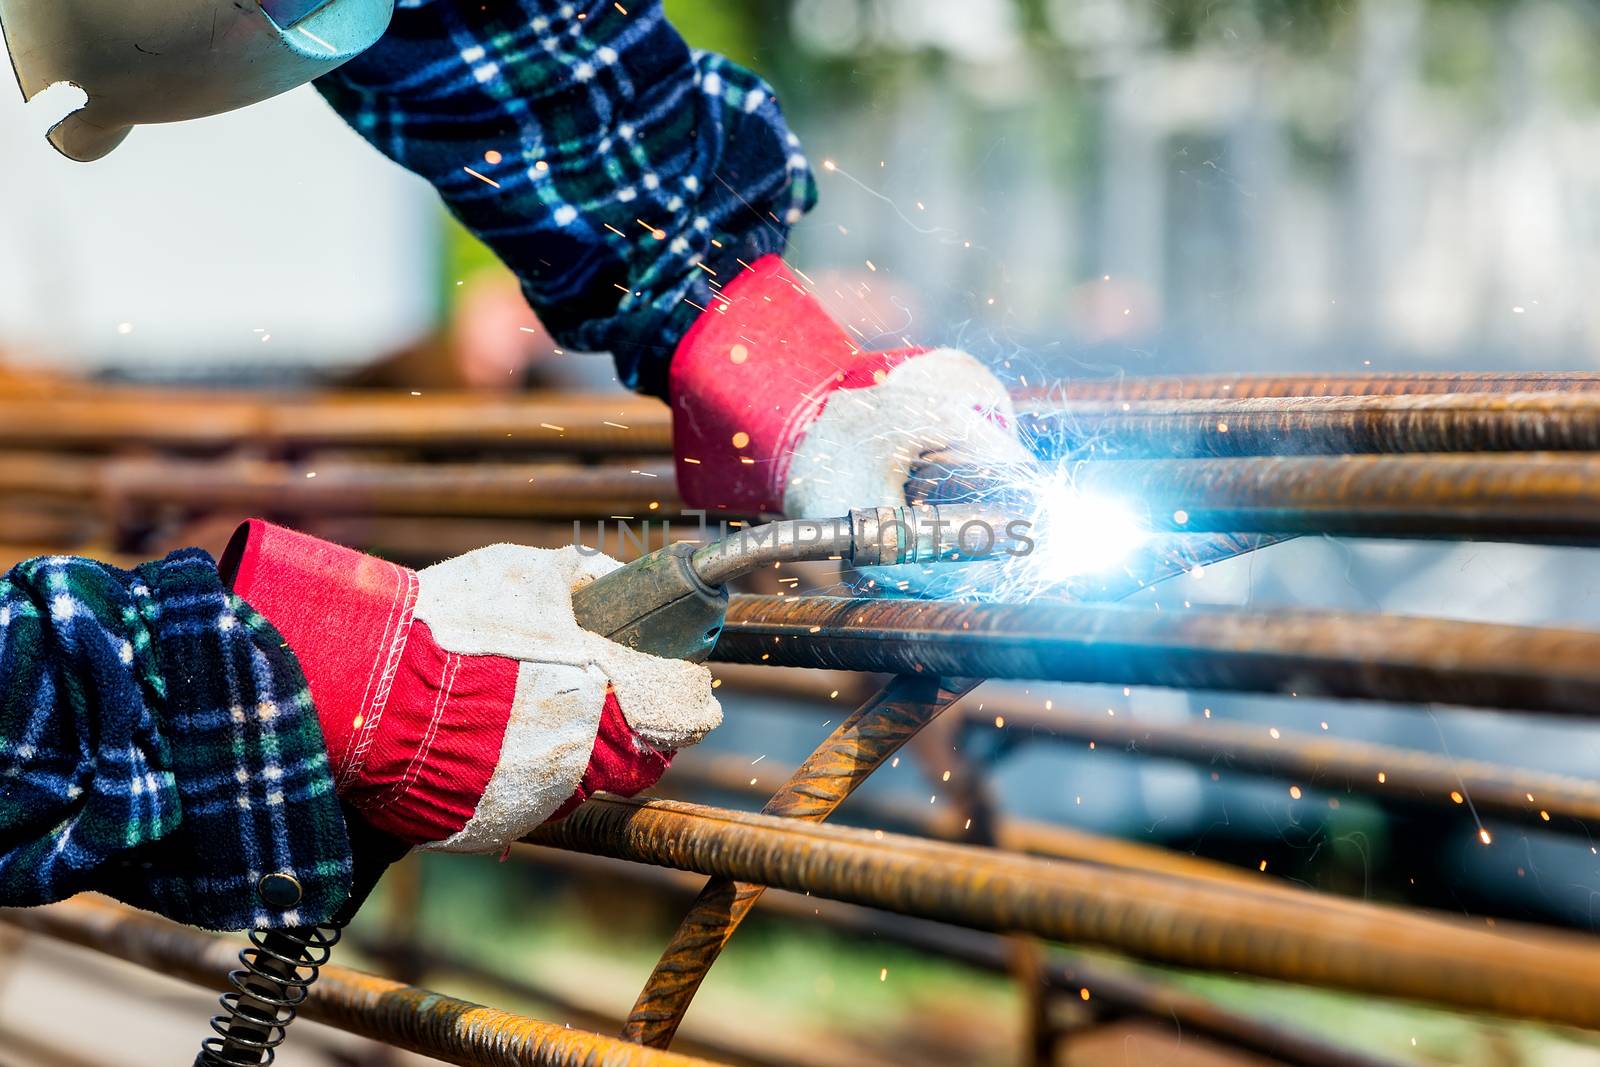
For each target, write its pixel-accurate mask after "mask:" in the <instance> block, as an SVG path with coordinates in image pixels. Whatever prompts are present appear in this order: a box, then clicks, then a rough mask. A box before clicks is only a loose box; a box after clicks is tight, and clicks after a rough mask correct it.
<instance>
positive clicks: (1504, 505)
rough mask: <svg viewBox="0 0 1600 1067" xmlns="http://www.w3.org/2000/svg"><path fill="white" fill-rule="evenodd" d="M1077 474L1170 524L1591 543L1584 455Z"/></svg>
mask: <svg viewBox="0 0 1600 1067" xmlns="http://www.w3.org/2000/svg"><path fill="white" fill-rule="evenodd" d="M1075 482H1076V484H1077V485H1078V486H1079V487H1080V488H1082V489H1086V490H1094V491H1096V492H1100V493H1104V494H1107V495H1111V496H1115V497H1116V498H1118V499H1120V500H1123V501H1126V502H1127V503H1128V505H1129V506H1130V507H1132V508H1134V509H1136V510H1137V512H1138V513H1139V514H1141V515H1142V516H1144V517H1145V518H1146V519H1147V520H1148V521H1149V523H1150V524H1151V526H1152V527H1153V528H1156V529H1165V530H1172V531H1188V532H1191V533H1197V532H1210V531H1216V532H1229V533H1278V534H1284V533H1290V534H1301V533H1317V534H1348V535H1360V536H1369V537H1433V538H1467V539H1474V540H1484V541H1534V542H1558V543H1572V544H1581V545H1593V544H1597V543H1600V457H1595V456H1588V455H1584V456H1577V455H1573V454H1570V453H1568V454H1563V453H1521V454H1517V455H1484V456H1475V455H1455V454H1431V453H1430V454H1426V455H1416V456H1337V457H1331V456H1287V457H1270V458H1262V457H1257V458H1242V459H1166V460H1107V461H1096V462H1089V463H1084V464H1082V465H1080V466H1079V467H1078V468H1077V472H1076V478H1075Z"/></svg>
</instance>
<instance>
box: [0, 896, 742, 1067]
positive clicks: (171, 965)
mask: <svg viewBox="0 0 1600 1067" xmlns="http://www.w3.org/2000/svg"><path fill="white" fill-rule="evenodd" d="M0 922H6V923H9V924H11V925H13V926H17V927H20V928H21V929H24V930H30V931H32V932H34V933H39V934H43V935H45V936H47V937H54V938H57V939H59V940H62V941H67V942H70V943H72V944H75V945H81V946H83V947H84V948H89V949H93V950H95V951H96V952H103V953H106V954H107V955H110V956H115V957H117V958H118V959H123V960H127V961H128V962H130V963H135V964H138V965H139V966H141V967H145V968H148V969H150V970H153V971H156V972H158V973H161V974H166V975H169V976H171V977H174V978H180V979H182V980H184V981H186V982H192V983H194V984H196V985H200V986H204V987H207V988H214V987H215V985H216V981H217V976H218V975H219V974H224V973H226V972H227V971H228V970H229V968H231V967H233V966H235V965H236V962H237V960H236V957H237V955H238V951H239V946H238V944H237V943H232V942H229V941H225V940H222V939H219V938H216V937H212V936H211V935H209V934H204V933H201V932H200V931H198V930H193V929H190V928H188V927H183V926H178V925H176V924H174V923H169V922H167V921H165V920H163V919H158V918H155V917H154V916H151V915H147V914H144V913H141V912H136V911H134V910H132V909H131V908H123V907H118V906H115V905H109V904H101V903H97V902H91V901H89V900H75V901H71V902H69V903H65V904H55V905H51V906H50V907H47V908H23V909H5V910H0ZM300 1014H301V1015H302V1016H304V1017H305V1018H308V1019H315V1020H317V1021H318V1022H323V1023H327V1024H328V1025H330V1026H334V1027H337V1028H338V1029H340V1030H347V1031H349V1032H350V1033H353V1034H360V1035H361V1036H363V1037H370V1038H372V1039H373V1040H375V1041H382V1042H384V1043H385V1044H390V1045H394V1046H396V1047H398V1048H403V1049H406V1050H408V1051H411V1052H417V1053H421V1054H422V1055H425V1056H432V1057H434V1058H436V1059H440V1060H443V1061H444V1062H446V1063H454V1064H461V1065H462V1067H513V1065H518V1067H530V1065H537V1067H602V1065H604V1067H710V1065H711V1061H708V1060H700V1059H693V1058H691V1057H688V1056H680V1055H675V1054H673V1053H667V1052H660V1051H657V1050H655V1049H646V1048H641V1047H640V1046H638V1045H633V1044H629V1043H627V1042H624V1041H618V1040H616V1039H615V1038H609V1037H602V1036H601V1035H599V1034H590V1033H585V1032H584V1031H581V1030H573V1029H570V1028H568V1027H565V1026H558V1025H556V1024H554V1023H544V1022H539V1021H537V1020H534V1019H529V1018H525V1017H523V1016H520V1015H514V1014H512V1013H511V1012H506V1011H500V1010H499V1009H497V1008H486V1007H483V1006H482V1005H479V1004H473V1003H471V1002H470V1001H465V1000H457V999H456V998H455V997H447V996H444V995H442V994H439V993H433V992H429V991H428V990H425V989H417V988H415V987H413V986H408V985H404V984H402V983H400V982H393V981H390V980H389V979H386V978H379V977H377V976H376V975H371V974H365V973H363V972H361V971H354V970H350V969H349V968H346V967H338V966H331V965H330V966H325V967H323V968H322V971H321V974H320V976H319V977H318V979H317V983H316V985H314V986H313V987H312V989H311V995H310V998H309V999H308V1000H307V1001H306V1002H305V1003H304V1004H303V1005H302V1006H301V1008H300Z"/></svg>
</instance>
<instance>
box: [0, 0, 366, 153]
mask: <svg viewBox="0 0 1600 1067" xmlns="http://www.w3.org/2000/svg"><path fill="white" fill-rule="evenodd" d="M393 14H394V0H0V33H3V34H4V36H5V42H6V47H7V49H8V50H9V51H10V53H11V66H12V68H13V69H14V70H15V71H16V74H17V81H18V83H19V84H20V85H21V86H22V95H23V97H24V98H27V99H32V98H33V96H34V95H35V94H37V93H39V92H42V91H43V90H45V89H48V88H49V87H50V86H52V85H55V84H57V83H60V82H69V83H71V84H73V85H76V86H77V87H78V88H80V89H82V90H83V91H84V92H85V93H87V94H88V96H89V102H88V103H87V104H85V105H84V106H83V107H82V108H80V109H78V110H77V111H74V112H73V113H72V114H70V115H68V116H67V117H66V118H64V119H62V120H61V122H60V123H58V124H57V125H56V126H55V127H54V128H53V129H52V130H51V131H50V143H51V144H53V145H55V146H56V148H57V149H59V150H60V151H61V153H62V154H63V155H66V156H68V157H70V158H72V159H76V160H80V161H85V162H86V161H88V160H92V159H99V158H100V157H101V156H103V155H105V154H106V153H107V152H110V151H111V150H112V149H113V148H115V147H117V145H119V144H121V143H122V140H123V138H125V137H127V136H128V133H129V131H130V130H131V129H132V128H133V127H134V126H137V125H139V124H140V123H148V122H179V121H182V120H183V119H193V118H200V117H202V116H205V115H216V114H220V113H221V112H224V111H232V110H234V109H235V108H241V107H245V106H246V105H249V104H254V103H256V102H258V101H261V100H265V99H267V98H268V97H271V96H277V95H278V94H279V93H283V92H287V91H288V90H290V89H293V88H294V87H295V86H297V85H302V84H304V83H306V82H308V81H310V80H311V79H313V78H316V77H318V76H319V75H322V74H326V73H327V72H328V71H330V70H333V69H334V68H335V67H337V66H339V64H341V63H343V62H345V61H346V60H348V59H351V58H353V57H354V56H357V55H359V54H360V53H362V52H363V51H365V50H366V49H368V48H370V47H371V46H372V45H373V44H374V43H376V42H377V40H378V38H379V37H380V36H382V35H383V31H384V30H385V29H386V28H387V27H388V25H389V19H390V16H392V15H393Z"/></svg>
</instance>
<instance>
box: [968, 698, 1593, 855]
mask: <svg viewBox="0 0 1600 1067" xmlns="http://www.w3.org/2000/svg"><path fill="white" fill-rule="evenodd" d="M996 713H999V714H1003V716H1004V718H1005V724H1006V725H1005V729H1006V731H1007V741H1008V743H1014V742H1016V741H1022V740H1033V739H1038V740H1047V741H1051V740H1053V741H1062V742H1066V741H1072V742H1086V741H1087V742H1093V743H1094V744H1095V745H1096V751H1099V752H1113V753H1114V752H1118V751H1128V752H1133V753H1134V754H1136V755H1140V756H1154V757H1165V758H1170V759H1177V760H1183V761H1185V762H1188V763H1196V764H1200V765H1202V766H1210V767H1220V768H1226V769H1229V770H1234V771H1240V772H1243V773H1246V774H1260V775H1266V776H1269V777H1272V778H1278V779H1282V780H1283V781H1284V782H1285V783H1290V784H1293V785H1297V786H1301V787H1304V788H1309V789H1324V790H1333V791H1337V792H1350V793H1358V794H1361V795H1364V796H1370V797H1373V798H1376V799H1377V800H1379V801H1381V802H1385V803H1396V802H1404V803H1413V804H1416V803H1423V804H1427V805H1429V806H1431V807H1450V806H1452V805H1461V806H1463V807H1466V806H1468V805H1470V806H1471V810H1472V811H1473V812H1474V814H1475V815H1477V816H1484V817H1495V818H1500V819H1505V820H1506V821H1507V822H1513V823H1518V824H1521V825H1527V826H1534V827H1538V828H1541V829H1547V830H1564V831H1567V832H1577V833H1584V832H1586V829H1587V828H1586V826H1585V824H1593V825H1597V826H1600V782H1596V781H1594V780H1592V779H1586V778H1576V777H1571V776H1568V775H1559V774H1548V773H1545V772H1542V771H1535V770H1529V769H1526V768H1522V767H1508V766H1505V765H1503V764H1495V763H1488V762H1485V761H1482V760H1464V759H1455V758H1453V757H1447V756H1440V755H1436V754H1434V753H1432V752H1422V751H1418V750H1416V749H1407V748H1397V747H1395V746H1392V745H1380V744H1373V743H1371V742H1367V741H1352V740H1346V739H1342V738H1335V737H1327V736H1323V735H1318V734H1304V733H1296V732H1293V731H1286V730H1281V729H1279V728H1277V727H1271V728H1270V729H1269V727H1268V726H1266V725H1265V724H1259V725H1258V724H1254V723H1243V722H1235V721H1224V720H1220V719H1194V720H1188V721H1184V722H1148V721H1145V720H1141V719H1129V718H1125V717H1120V716H1119V717H1115V718H1112V717H1108V716H1104V715H1085V714H1074V713H1070V712H1069V713H1063V712H1060V711H1054V712H1051V711H1038V710H1033V709H1021V708H1017V707H1016V706H1015V705H1014V703H1013V704H1008V705H1007V706H1006V707H1005V708H1004V709H1003V710H1002V709H999V708H994V709H989V710H987V711H985V712H984V713H983V714H982V715H977V714H976V713H974V714H972V715H971V716H970V718H969V720H968V721H969V722H970V723H971V724H972V725H973V726H974V727H977V726H979V725H983V726H986V727H987V728H988V729H990V730H992V729H993V728H994V724H993V719H994V715H995V714H996Z"/></svg>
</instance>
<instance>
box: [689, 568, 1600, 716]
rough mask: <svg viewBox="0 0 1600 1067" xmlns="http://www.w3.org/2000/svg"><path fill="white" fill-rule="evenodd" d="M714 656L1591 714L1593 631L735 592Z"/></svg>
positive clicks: (1596, 703)
mask: <svg viewBox="0 0 1600 1067" xmlns="http://www.w3.org/2000/svg"><path fill="white" fill-rule="evenodd" d="M713 658H714V659H717V660H720V661H723V662H729V663H770V664H774V665H779V666H790V667H823V668H833V669H844V670H858V671H880V672H895V673H916V672H919V671H920V672H925V673H927V674H937V675H946V676H950V677H964V678H1019V679H1020V678H1027V679H1036V680H1044V681H1061V682H1103V683H1110V684H1116V685H1157V686H1173V687H1177V688H1182V689H1224V690H1235V691H1239V692H1255V693H1288V692H1297V693H1300V694H1302V695H1309V694H1313V693H1315V694H1318V695H1325V696H1333V697H1345V698H1351V699H1361V700H1392V701H1402V702H1417V701H1426V702H1438V703H1445V704H1460V705H1464V706H1469V707H1493V708H1513V709H1522V710H1526V711H1541V712H1551V713H1562V714H1571V715H1593V714H1595V713H1596V710H1597V709H1600V633H1594V632H1588V631H1582V630H1557V629H1544V628H1535V627H1526V626H1501V625H1494V624H1488V623H1471V622H1456V621H1450V620H1444V619H1426V618H1414V617H1407V616H1397V615H1354V614H1338V613H1332V612H1299V611H1276V612H1249V613H1246V612H1238V611H1227V610H1215V609H1208V610H1201V609H1193V610H1188V611H1181V612H1180V611H1162V612H1154V611H1148V610H1143V609H1132V608H1125V607H1107V606H1098V605H1097V606H1085V605H1077V604H1067V603H1061V602H1057V601H1034V602H1031V603H1026V604H960V603H951V602H941V601H915V600H847V599H841V598H835V597H757V596H735V597H733V598H731V603H730V606H729V609H728V624H727V627H726V629H724V631H723V635H722V638H721V640H719V641H718V643H717V647H716V649H715V650H714V652H713Z"/></svg>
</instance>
